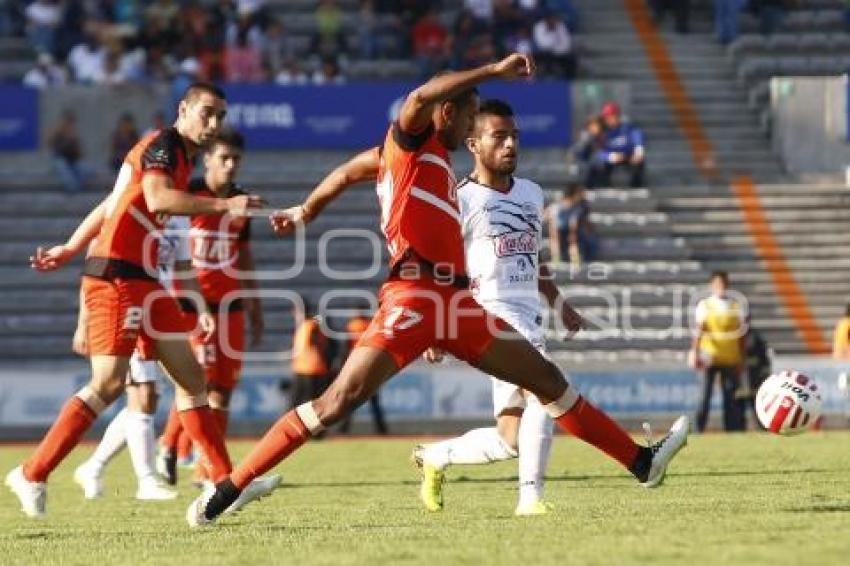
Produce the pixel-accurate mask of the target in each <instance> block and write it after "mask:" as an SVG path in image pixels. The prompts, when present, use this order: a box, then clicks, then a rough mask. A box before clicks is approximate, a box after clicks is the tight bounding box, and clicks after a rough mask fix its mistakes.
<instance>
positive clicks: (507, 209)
mask: <svg viewBox="0 0 850 566" xmlns="http://www.w3.org/2000/svg"><path fill="white" fill-rule="evenodd" d="M518 135H519V132H518V130H517V125H516V122H515V120H514V117H513V110H512V109H511V107H510V106H509V105H508V104H506V103H505V102H502V101H500V100H488V101H485V102H482V103H481V108H480V110H479V113H478V115H477V117H476V119H475V125H474V128H473V132H472V134H471V137H470V138H469V139H468V140H467V147H468V148H469V150H470V151H471V152H472V154H473V155H474V157H475V170H474V171H473V172H472V174H471V175H469V177H467V178H466V179H464V180H463V181H461V182H460V184H459V185H458V191H457V194H458V204H459V205H460V215H461V221H462V231H463V238H464V247H465V248H466V250H465V251H466V268H467V273H468V274H469V277H470V280H471V289H472V291H473V294H474V296H475V299H476V300H477V301H478V302H479V303H480V304H481V306H483V307H484V308H485V309H487V310H488V311H490V312H491V313H493V314H495V315H497V316H499V317H500V318H502V319H503V320H505V321H506V322H508V323H509V324H510V325H511V326H513V327H514V328H515V329H516V330H517V331H518V332H519V333H520V334H521V335H522V336H523V337H525V338H526V339H527V340H528V341H529V342H530V343H531V344H532V345H533V346H535V347H536V348H537V349H538V350H540V352H542V353H544V354H545V349H546V346H545V337H544V329H543V317H542V305H541V301H540V294H541V293H542V294H543V295H544V296H545V297H546V300H547V302H548V304H549V305H550V306H551V307H552V308H554V309H556V310H557V311H558V312H559V313H560V316H561V319H562V321H563V322H564V323H565V327H566V328H570V327H572V328H575V327H578V326H579V325H580V324H581V317H580V315H579V314H578V313H577V312H576V311H575V310H573V309H572V308H571V307H570V306H569V305H568V304H567V303H566V302H564V300H563V299H562V298H561V296H560V294H559V292H558V288H557V287H556V286H555V284H554V283H553V282H552V279H551V277H550V276H549V272H548V270H547V269H546V267H545V266H544V265H543V264H542V263H541V262H540V258H539V257H538V253H539V251H540V241H541V237H542V230H541V223H542V220H543V191H542V189H541V188H540V186H539V185H537V184H536V183H533V182H532V181H529V180H527V179H521V178H519V177H514V176H513V173H514V170H515V169H516V166H517V159H518V155H519V143H518ZM425 357H426V359H428V360H429V361H431V362H437V361H440V360H441V359H442V357H443V353H442V352H441V351H439V350H437V349H434V348H432V349H430V350H428V351H427V352H426V354H425ZM491 379H492V381H493V412H494V415H495V417H496V426H495V427H489V428H478V429H474V430H471V431H469V432H467V433H466V434H464V435H463V436H459V437H457V438H452V439H449V440H445V441H442V442H437V443H434V444H429V445H426V446H417V447H416V449H415V450H414V453H413V458H414V461H415V462H416V463H417V464H418V465H419V466H421V468H422V473H423V480H422V486H421V489H420V497H421V499H422V502H423V503H424V505H425V506H426V508H428V509H429V510H431V511H437V510H439V509H441V508H442V502H443V497H442V484H443V479H444V477H443V474H444V470H445V469H446V468H447V467H448V466H449V465H451V464H488V463H490V462H497V461H502V460H509V459H511V458H516V457H517V454H518V455H519V484H520V485H519V502H518V504H517V507H516V514H517V515H540V514H544V513H547V512H548V511H549V510H550V508H551V506H550V505H549V504H548V503H546V502H545V501H544V499H543V477H544V472H545V470H546V464H547V462H548V460H549V452H550V449H551V446H552V428H553V422H552V419H551V418H550V417H549V416H548V414H547V413H546V411H545V410H544V409H543V407H542V406H541V404H540V402H539V401H538V400H537V398H536V397H534V396H533V395H529V394H528V393H527V392H525V391H524V390H523V389H521V388H519V387H518V386H516V385H512V384H510V383H506V382H504V381H500V380H498V379H496V378H491Z"/></svg>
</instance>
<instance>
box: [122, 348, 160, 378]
mask: <svg viewBox="0 0 850 566" xmlns="http://www.w3.org/2000/svg"><path fill="white" fill-rule="evenodd" d="M158 381H159V362H158V361H156V360H143V359H142V358H141V357H140V356H139V353H138V352H133V356H132V357H131V358H130V371H128V372H127V385H130V384H131V383H154V384H156V383H157V382H158Z"/></svg>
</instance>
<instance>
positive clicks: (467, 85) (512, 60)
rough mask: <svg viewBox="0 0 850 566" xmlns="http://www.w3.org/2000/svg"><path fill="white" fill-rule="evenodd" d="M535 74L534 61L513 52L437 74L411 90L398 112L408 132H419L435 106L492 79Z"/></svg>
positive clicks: (429, 119)
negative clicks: (481, 63) (498, 57)
mask: <svg viewBox="0 0 850 566" xmlns="http://www.w3.org/2000/svg"><path fill="white" fill-rule="evenodd" d="M533 74H534V60H533V59H532V58H531V57H530V56H528V55H523V54H521V53H512V54H511V55H508V56H507V57H505V58H504V59H502V60H501V61H498V62H496V63H490V64H487V65H482V66H481V67H478V68H475V69H470V70H468V71H457V72H452V73H444V74H442V75H438V76H436V77H434V78H432V79H431V80H429V81H428V82H427V83H425V84H423V85H422V86H420V87H419V88H417V89H416V90H414V91H413V92H411V93H410V94H409V95H408V96H407V99H406V100H405V101H404V104H403V105H402V107H401V111H400V112H399V116H398V122H399V126H401V129H402V130H403V131H405V132H410V133H418V132H421V131H422V130H424V129H425V128H427V127H428V124H430V123H431V112H432V111H433V109H434V105H436V104H439V103H440V102H443V101H445V100H449V99H451V98H454V97H455V96H457V95H459V94H461V93H462V92H464V91H466V90H469V89H471V88H473V87H475V86H478V85H479V84H481V83H483V82H485V81H489V80H492V79H503V80H513V79H517V78H523V77H530V76H532V75H533Z"/></svg>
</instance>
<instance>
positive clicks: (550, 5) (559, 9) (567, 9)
mask: <svg viewBox="0 0 850 566" xmlns="http://www.w3.org/2000/svg"><path fill="white" fill-rule="evenodd" d="M543 7H544V8H545V9H546V10H549V11H552V12H555V13H556V14H558V15H559V16H560V17H561V19H562V20H564V23H565V24H567V29H569V30H570V31H571V32H573V33H575V32H577V31H578V29H579V23H580V20H579V12H578V10H577V9H576V7H575V6H574V5H573V3H572V1H571V0H543Z"/></svg>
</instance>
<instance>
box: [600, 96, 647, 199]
mask: <svg viewBox="0 0 850 566" xmlns="http://www.w3.org/2000/svg"><path fill="white" fill-rule="evenodd" d="M600 116H601V118H602V121H603V123H604V124H605V135H604V138H603V139H604V144H603V147H602V149H601V150H600V152H599V154H598V155H597V157H596V158H595V159H593V160H592V162H591V164H590V175H589V177H588V181H589V182H588V186H589V187H590V188H595V187H607V186H611V174H612V173H613V172H614V170H615V169H619V168H625V169H626V170H628V172H629V177H630V178H629V186H630V187H642V186H643V176H644V167H645V164H646V149H645V148H644V145H643V144H644V141H643V131H641V129H640V128H638V127H636V126H634V125H632V124H630V123H628V122H625V121H623V120H622V119H621V116H620V107H619V106H618V105H617V104H615V103H613V102H608V103H606V104H605V105H604V106H603V107H602V111H601V112H600Z"/></svg>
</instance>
